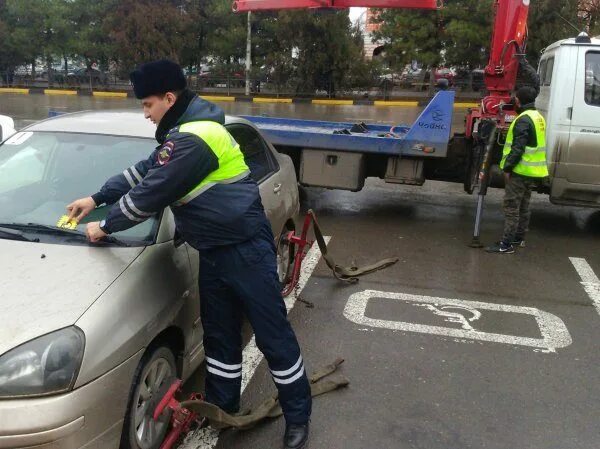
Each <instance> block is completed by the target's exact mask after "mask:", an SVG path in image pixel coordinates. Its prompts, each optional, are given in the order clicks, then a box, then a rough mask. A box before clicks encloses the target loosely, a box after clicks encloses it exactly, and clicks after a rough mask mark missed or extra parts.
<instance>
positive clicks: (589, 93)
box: [584, 51, 600, 106]
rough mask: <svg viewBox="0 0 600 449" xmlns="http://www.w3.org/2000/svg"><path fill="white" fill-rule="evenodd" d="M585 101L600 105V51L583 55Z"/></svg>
mask: <svg viewBox="0 0 600 449" xmlns="http://www.w3.org/2000/svg"><path fill="white" fill-rule="evenodd" d="M584 98H585V102H586V103H587V104H589V105H592V106H600V52H591V51H590V52H588V53H586V55H585V94H584Z"/></svg>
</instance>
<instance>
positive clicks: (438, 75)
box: [433, 67, 456, 87]
mask: <svg viewBox="0 0 600 449" xmlns="http://www.w3.org/2000/svg"><path fill="white" fill-rule="evenodd" d="M455 77H456V73H455V72H454V70H453V69H448V68H444V67H440V68H437V69H435V70H434V71H433V78H434V82H435V83H437V82H438V81H439V80H441V79H446V80H448V85H449V86H450V87H452V86H454V78H455Z"/></svg>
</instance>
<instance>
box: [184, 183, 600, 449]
mask: <svg viewBox="0 0 600 449" xmlns="http://www.w3.org/2000/svg"><path fill="white" fill-rule="evenodd" d="M501 198H502V191H498V190H491V193H490V195H488V197H487V198H486V212H485V216H484V221H483V233H482V239H483V241H484V242H486V243H492V242H493V241H494V240H497V239H498V237H499V236H500V233H501V229H502V214H501V210H500V207H501ZM474 203H475V199H474V198H473V197H469V196H466V195H464V194H462V193H461V191H460V187H459V186H458V185H450V184H444V183H433V182H432V183H428V184H426V186H424V187H421V188H416V187H414V188H413V187H402V186H393V185H387V184H383V183H381V182H369V183H368V186H367V187H366V188H365V190H363V191H362V192H359V193H351V192H340V191H327V190H320V189H307V190H306V199H305V202H304V207H305V208H308V207H310V208H313V209H314V210H315V211H316V212H317V214H318V216H319V218H320V223H321V226H322V228H323V229H324V232H325V233H326V235H329V236H331V240H330V244H329V248H330V252H331V253H332V254H333V255H334V256H335V258H336V260H337V261H339V263H340V264H351V263H357V264H358V265H361V264H365V263H369V262H372V261H374V260H376V259H381V258H385V257H392V256H398V257H399V259H400V260H399V262H398V263H397V264H396V265H394V266H392V267H390V268H387V269H386V270H384V271H380V272H377V273H374V274H371V275H368V276H365V277H363V278H362V279H361V281H360V282H359V283H358V284H355V285H345V284H343V283H340V282H339V281H337V280H336V279H334V278H333V277H332V276H331V275H330V272H329V271H328V269H327V267H326V265H325V264H324V263H323V261H322V260H321V261H320V262H319V263H318V265H317V266H316V268H315V269H314V271H312V272H308V273H306V274H310V277H309V278H308V280H307V282H306V285H305V287H304V289H303V291H302V293H301V296H302V298H303V299H305V300H307V301H310V302H312V303H314V308H308V307H306V306H305V304H303V303H301V302H296V303H295V306H294V307H293V309H291V312H290V315H289V316H290V320H291V322H292V324H293V326H294V328H295V330H296V333H297V335H298V338H299V340H300V343H301V346H302V348H303V353H304V354H303V355H304V358H305V360H306V365H307V368H308V371H309V372H310V371H312V370H314V369H316V368H318V367H320V366H323V365H325V364H327V363H330V362H332V361H333V360H334V359H336V358H337V357H343V358H344V359H345V360H346V362H345V363H344V365H343V367H342V369H341V370H340V371H341V373H342V374H344V375H345V376H347V377H348V378H349V379H350V382H351V383H350V386H349V387H348V388H345V389H343V390H338V391H336V392H333V393H329V394H328V395H326V396H322V397H319V398H317V399H315V401H314V410H313V415H312V426H311V440H310V444H309V446H308V447H310V448H348V449H350V448H352V449H353V448H356V449H359V448H372V447H373V448H402V449H404V448H406V449H409V448H410V449H413V448H414V449H417V448H418V449H470V448H472V449H476V448H477V449H480V448H486V449H508V448H511V449H512V448H519V449H529V448H531V449H534V448H535V449H541V448H544V449H551V448H552V449H554V448H555V449H564V448H570V449H596V448H598V445H599V443H598V442H599V441H600V426H599V424H598V417H599V416H600V351H598V341H599V337H600V281H598V278H597V277H598V276H600V251H599V249H600V211H598V212H593V211H589V210H585V209H574V208H565V207H558V206H554V205H551V204H550V203H549V202H548V200H547V197H545V196H541V195H540V196H535V197H534V199H533V201H532V210H533V219H532V224H531V231H530V234H529V235H528V236H527V246H526V247H525V248H521V249H519V250H518V252H517V253H516V254H512V255H495V254H487V253H485V252H484V251H483V250H477V249H472V248H469V247H468V246H467V244H468V243H469V242H470V240H471V232H472V225H473V216H474ZM310 268H311V267H309V271H310ZM582 280H583V281H585V285H584V284H582ZM586 290H587V291H586ZM594 301H596V302H594ZM259 360H260V359H259ZM245 364H246V365H248V364H252V362H251V361H250V362H248V361H246V362H245ZM254 364H256V361H254ZM246 367H247V368H248V366H246ZM251 368H252V367H250V369H249V370H248V369H246V371H252V369H251ZM268 373H269V372H268V369H267V365H266V363H265V362H264V360H263V361H262V362H260V364H258V367H257V368H256V370H255V372H254V374H253V376H252V377H251V378H250V380H249V382H248V385H247V388H246V389H245V391H244V395H243V402H244V406H247V407H251V406H252V405H256V404H258V403H259V402H260V401H261V400H262V399H264V398H265V397H267V396H268V395H270V394H272V393H273V392H274V391H275V389H274V387H273V384H272V382H271V379H270V376H269V374H268ZM248 377H249V376H246V378H248ZM283 429H284V422H283V420H282V419H278V420H274V421H270V422H266V423H264V424H261V425H259V426H258V427H256V428H254V429H252V430H249V431H234V430H227V431H224V432H222V433H221V434H220V435H218V434H216V433H211V432H210V431H209V432H207V431H199V432H196V434H194V435H191V436H190V437H188V439H187V441H186V442H185V444H183V445H182V446H181V447H182V448H207V447H217V448H228V449H237V448H244V449H250V448H256V449H258V448H265V447H279V446H280V445H281V437H282V434H283Z"/></svg>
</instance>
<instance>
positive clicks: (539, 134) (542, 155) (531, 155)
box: [500, 109, 548, 178]
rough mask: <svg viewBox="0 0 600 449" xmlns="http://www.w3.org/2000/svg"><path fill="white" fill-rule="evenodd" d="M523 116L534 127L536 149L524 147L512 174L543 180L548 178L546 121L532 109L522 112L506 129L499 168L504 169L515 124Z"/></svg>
mask: <svg viewBox="0 0 600 449" xmlns="http://www.w3.org/2000/svg"><path fill="white" fill-rule="evenodd" d="M524 115H526V116H528V117H529V118H531V121H532V122H533V124H534V125H535V135H536V140H537V147H525V152H524V153H523V156H522V157H521V160H520V161H519V163H518V164H517V165H516V166H515V167H514V168H513V172H514V173H517V174H519V175H523V176H529V177H530V178H545V177H546V176H548V166H547V165H546V121H545V120H544V117H543V116H542V114H540V113H539V112H538V111H536V110H533V109H531V110H528V111H523V112H522V113H521V114H519V116H518V117H517V118H516V119H515V120H514V121H513V122H512V123H511V125H510V128H508V134H507V135H506V142H505V143H504V151H503V153H502V161H501V162H500V168H501V169H504V164H505V162H506V158H507V157H508V154H509V153H510V150H511V148H512V143H513V131H514V127H515V123H516V122H517V120H519V118H521V117H523V116H524Z"/></svg>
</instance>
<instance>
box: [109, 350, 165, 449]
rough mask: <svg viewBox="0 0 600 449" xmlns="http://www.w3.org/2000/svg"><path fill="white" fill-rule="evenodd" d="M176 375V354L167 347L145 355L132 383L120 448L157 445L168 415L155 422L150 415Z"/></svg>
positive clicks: (149, 448) (141, 448)
mask: <svg viewBox="0 0 600 449" xmlns="http://www.w3.org/2000/svg"><path fill="white" fill-rule="evenodd" d="M176 374H177V370H176V367H175V356H174V355H173V352H172V351H171V350H170V349H169V348H167V347H166V346H160V347H158V348H155V349H154V350H150V351H149V352H147V353H146V354H144V356H143V357H142V360H141V361H140V364H139V365H138V368H137V370H136V372H135V376H134V380H133V384H132V386H131V392H130V396H129V403H128V405H127V414H126V415H125V421H124V423H123V433H122V435H121V449H158V448H159V447H160V445H161V443H162V441H163V439H164V438H165V435H166V433H167V430H168V427H169V419H170V415H168V414H163V415H162V416H161V418H160V419H159V420H158V421H154V419H153V417H152V414H153V413H154V409H155V408H156V406H157V405H158V402H159V401H160V399H161V397H162V394H163V393H164V392H165V391H166V388H168V385H170V382H171V381H172V380H173V378H174V377H175V376H176Z"/></svg>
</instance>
